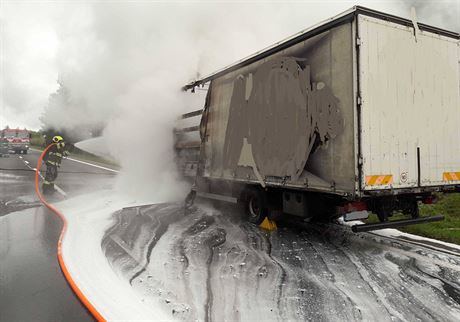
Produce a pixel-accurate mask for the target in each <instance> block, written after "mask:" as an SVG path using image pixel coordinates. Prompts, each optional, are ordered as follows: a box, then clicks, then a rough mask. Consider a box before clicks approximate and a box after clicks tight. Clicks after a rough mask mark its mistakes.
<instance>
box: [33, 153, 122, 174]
mask: <svg viewBox="0 0 460 322" xmlns="http://www.w3.org/2000/svg"><path fill="white" fill-rule="evenodd" d="M31 150H33V151H36V152H40V153H41V152H43V151H40V150H37V149H31ZM64 159H66V160H70V161H74V162H78V163H82V164H85V165H89V166H91V167H95V168H99V169H103V170H107V171H111V172H115V173H119V172H120V171H118V170H115V169H110V168H107V167H103V166H100V165H97V164H93V163H89V162H85V161H80V160H77V159H73V158H69V157H65V158H64Z"/></svg>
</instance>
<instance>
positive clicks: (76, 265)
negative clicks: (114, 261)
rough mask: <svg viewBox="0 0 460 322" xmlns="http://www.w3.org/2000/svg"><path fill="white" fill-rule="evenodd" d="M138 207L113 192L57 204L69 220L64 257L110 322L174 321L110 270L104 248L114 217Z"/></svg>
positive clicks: (75, 277) (84, 290)
mask: <svg viewBox="0 0 460 322" xmlns="http://www.w3.org/2000/svg"><path fill="white" fill-rule="evenodd" d="M133 205H136V203H135V202H133V201H132V200H126V199H124V197H123V196H118V195H117V194H116V193H114V192H113V191H103V192H97V193H94V194H88V195H83V196H80V197H76V198H72V199H68V200H66V201H63V202H60V203H58V204H56V207H57V208H58V209H59V210H61V212H62V213H63V214H64V215H65V217H66V219H67V221H68V230H67V233H66V235H65V237H64V240H63V244H62V253H63V254H62V255H63V258H64V262H65V264H66V266H67V268H68V270H69V272H70V275H71V276H72V278H73V279H74V280H75V282H76V283H77V285H78V287H79V288H80V289H81V291H82V292H83V294H84V295H85V296H86V297H87V298H88V300H89V301H90V302H91V303H92V304H93V305H94V307H95V308H96V309H97V310H98V311H99V313H101V314H102V316H103V317H104V318H106V319H107V320H109V321H114V320H125V321H127V320H129V321H134V320H138V321H139V320H144V321H145V320H149V321H152V320H157V321H158V320H168V321H169V320H171V316H170V315H166V314H165V313H164V311H162V309H160V308H156V307H154V306H148V305H145V303H143V299H142V298H141V297H140V295H139V294H138V293H137V292H136V291H135V290H134V289H133V288H132V287H131V286H130V285H129V283H128V281H127V280H126V279H124V278H123V277H121V276H118V275H117V274H116V273H115V272H114V270H113V269H112V268H111V267H110V265H109V263H108V261H107V259H106V257H105V255H104V254H103V252H102V249H101V241H102V237H103V235H104V232H105V230H106V229H107V228H108V227H109V226H110V225H111V224H112V219H111V216H112V214H113V213H114V212H115V211H117V210H119V209H121V208H123V207H125V206H133Z"/></svg>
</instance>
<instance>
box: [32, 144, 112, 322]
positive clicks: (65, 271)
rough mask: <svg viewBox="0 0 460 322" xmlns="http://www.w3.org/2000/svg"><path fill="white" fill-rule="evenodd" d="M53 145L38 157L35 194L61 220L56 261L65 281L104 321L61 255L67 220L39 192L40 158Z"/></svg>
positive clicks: (93, 313) (92, 311)
mask: <svg viewBox="0 0 460 322" xmlns="http://www.w3.org/2000/svg"><path fill="white" fill-rule="evenodd" d="M53 145H55V143H51V144H50V145H48V146H47V147H46V149H45V150H44V151H43V152H42V154H41V155H40V157H39V158H38V163H37V170H36V172H35V192H36V193H37V196H38V198H39V199H40V201H41V202H42V203H43V204H44V205H45V206H46V207H47V208H48V209H50V210H51V211H52V212H54V213H55V214H56V215H58V216H59V218H61V220H62V223H63V225H62V230H61V234H60V235H59V240H58V244H57V257H58V261H59V266H61V270H62V273H63V274H64V277H65V279H66V280H67V283H69V285H70V287H71V288H72V290H73V291H74V293H75V294H76V295H77V297H78V299H79V300H80V301H81V302H82V303H83V305H84V306H85V307H86V308H87V309H88V311H89V312H90V313H91V314H92V315H93V317H94V318H95V319H96V320H97V321H106V320H105V319H104V318H103V317H102V315H101V314H100V313H99V312H98V311H97V310H96V308H95V307H94V306H93V305H92V304H91V302H90V301H89V300H88V299H87V298H86V296H85V295H84V294H83V292H82V291H81V290H80V289H79V288H78V286H77V284H76V283H75V281H74V280H73V279H72V276H70V273H69V271H68V269H67V267H66V265H65V262H64V259H63V257H62V240H63V239H64V235H65V233H66V231H67V220H66V218H65V217H64V215H63V214H62V213H61V212H60V211H59V210H58V209H57V208H56V207H54V206H53V205H51V204H49V203H48V202H47V201H46V200H45V198H44V197H43V195H42V194H41V192H40V189H39V184H38V183H39V173H40V167H41V163H42V160H43V157H44V155H45V153H46V152H47V151H48V150H49V149H50V148H51V147H52V146H53Z"/></svg>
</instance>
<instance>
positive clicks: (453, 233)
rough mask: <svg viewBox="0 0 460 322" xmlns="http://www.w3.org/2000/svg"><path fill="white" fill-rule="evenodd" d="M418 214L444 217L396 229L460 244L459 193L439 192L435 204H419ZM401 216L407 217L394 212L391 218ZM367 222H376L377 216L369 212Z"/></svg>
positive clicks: (395, 218)
mask: <svg viewBox="0 0 460 322" xmlns="http://www.w3.org/2000/svg"><path fill="white" fill-rule="evenodd" d="M420 214H421V216H423V217H426V216H433V215H444V217H445V219H444V220H443V221H437V222H432V223H426V224H418V225H413V226H406V227H402V228H398V229H399V230H401V231H403V232H406V233H410V234H414V235H419V236H424V237H429V238H434V239H438V240H442V241H445V242H449V243H454V244H458V245H460V193H448V194H440V195H439V200H438V202H437V203H436V204H434V205H424V204H421V205H420ZM403 218H407V216H402V215H401V214H395V215H394V216H393V217H392V218H391V220H397V219H403ZM367 222H378V219H377V216H376V215H374V214H371V215H370V216H369V219H368V220H367Z"/></svg>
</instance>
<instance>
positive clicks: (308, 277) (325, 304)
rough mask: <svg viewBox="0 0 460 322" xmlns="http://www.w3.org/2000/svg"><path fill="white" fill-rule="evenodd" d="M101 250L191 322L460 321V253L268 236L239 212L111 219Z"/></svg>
mask: <svg viewBox="0 0 460 322" xmlns="http://www.w3.org/2000/svg"><path fill="white" fill-rule="evenodd" d="M102 249H103V251H104V252H105V254H106V257H107V258H108V260H109V262H110V264H111V266H112V268H113V269H114V270H115V271H116V272H118V273H119V274H120V275H121V276H124V278H125V279H126V280H127V281H128V282H129V283H130V284H131V285H132V287H133V288H134V289H135V290H136V291H137V292H138V293H139V294H140V295H141V297H142V301H143V302H144V303H146V305H155V306H158V307H160V308H161V309H163V310H165V311H166V312H169V313H170V315H171V318H178V319H179V320H184V321H191V320H200V321H225V320H228V321H230V320H231V321H260V320H266V321H288V320H289V321H459V320H460V252H459V251H458V250H457V251H456V253H449V254H447V253H444V252H442V251H436V250H433V249H429V248H426V247H424V246H417V245H414V244H410V243H406V242H405V241H400V240H394V239H389V238H385V237H379V236H376V235H374V234H370V233H362V234H360V235H356V234H353V233H351V232H350V231H349V230H348V229H345V228H344V227H340V226H329V227H327V229H325V227H324V226H323V227H321V226H314V225H311V226H308V227H303V228H302V229H300V228H299V227H296V226H292V225H288V226H287V227H281V228H279V229H278V230H277V231H274V232H266V231H263V230H261V229H259V228H258V227H255V226H253V225H250V224H248V223H246V222H245V221H243V220H241V218H240V215H238V214H236V212H235V211H234V210H232V209H231V208H222V209H219V210H216V209H214V208H211V207H207V206H198V207H196V208H195V209H194V210H193V211H191V212H189V213H188V214H186V215H185V214H184V209H183V207H182V205H177V204H159V205H152V206H144V207H134V208H126V209H123V210H121V211H119V212H117V213H115V214H114V215H113V225H112V227H111V228H109V229H108V230H107V231H106V234H105V236H104V238H103V240H102Z"/></svg>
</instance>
